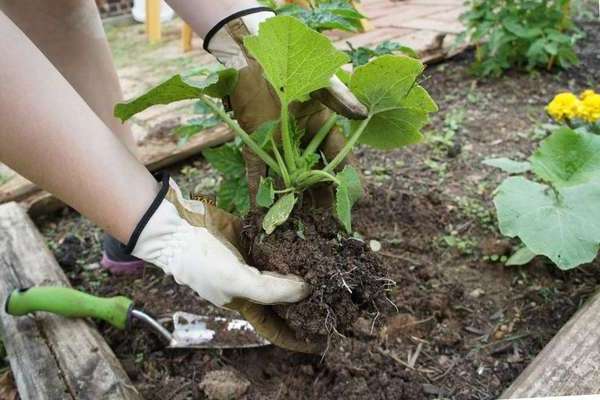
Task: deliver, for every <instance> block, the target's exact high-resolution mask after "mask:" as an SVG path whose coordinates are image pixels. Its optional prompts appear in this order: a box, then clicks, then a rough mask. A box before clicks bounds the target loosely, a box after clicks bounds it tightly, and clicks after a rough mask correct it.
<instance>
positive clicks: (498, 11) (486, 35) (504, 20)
mask: <svg viewBox="0 0 600 400" xmlns="http://www.w3.org/2000/svg"><path fill="white" fill-rule="evenodd" d="M467 5H468V6H469V10H468V11H467V12H466V13H465V14H463V15H462V17H461V19H462V21H463V22H464V23H465V25H466V28H467V29H466V31H465V33H463V34H462V35H460V36H459V39H458V40H459V41H464V40H465V39H468V40H469V41H470V42H471V43H474V44H475V45H476V46H477V51H476V61H475V63H474V65H473V71H474V72H475V73H477V74H480V75H483V76H500V75H502V73H504V71H506V70H507V69H509V68H513V67H516V68H525V69H527V70H532V69H534V68H546V69H548V70H550V69H552V68H553V67H554V66H559V67H561V68H568V67H569V66H571V65H573V64H577V63H578V59H577V55H576V54H575V52H574V50H573V48H574V45H575V42H576V41H577V39H578V38H579V37H581V33H580V32H579V31H578V30H577V28H576V27H575V25H574V24H573V21H572V18H571V12H570V0H468V1H467Z"/></svg>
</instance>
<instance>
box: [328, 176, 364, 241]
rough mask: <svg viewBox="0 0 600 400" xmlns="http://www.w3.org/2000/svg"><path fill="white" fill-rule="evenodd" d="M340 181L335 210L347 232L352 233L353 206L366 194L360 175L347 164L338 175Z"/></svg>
mask: <svg viewBox="0 0 600 400" xmlns="http://www.w3.org/2000/svg"><path fill="white" fill-rule="evenodd" d="M336 178H337V179H338V181H339V182H340V183H339V185H338V186H337V189H336V196H335V212H336V215H337V217H338V219H339V220H340V222H341V223H342V225H343V226H344V229H345V230H346V232H347V233H352V206H353V205H354V204H355V203H356V202H357V201H358V200H360V199H361V198H362V197H363V195H364V190H363V187H362V183H361V181H360V176H359V175H358V172H356V170H355V169H354V168H353V167H351V166H349V165H347V166H346V167H344V169H343V170H342V171H341V172H339V173H338V174H337V175H336Z"/></svg>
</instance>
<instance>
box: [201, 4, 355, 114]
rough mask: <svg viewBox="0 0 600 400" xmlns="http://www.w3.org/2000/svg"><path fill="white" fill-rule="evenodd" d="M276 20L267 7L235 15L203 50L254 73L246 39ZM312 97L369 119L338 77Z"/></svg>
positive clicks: (206, 41)
mask: <svg viewBox="0 0 600 400" xmlns="http://www.w3.org/2000/svg"><path fill="white" fill-rule="evenodd" d="M274 16H275V12H274V11H273V10H272V9H270V8H267V7H256V8H250V9H247V10H242V11H239V12H237V13H235V14H232V15H230V16H228V17H227V18H225V19H223V20H222V21H220V22H219V23H218V24H217V25H215V26H214V27H213V28H212V29H211V30H210V31H209V32H208V34H207V35H206V37H205V38H204V49H205V50H206V51H208V52H209V53H211V54H212V55H214V56H215V57H216V58H217V60H218V61H219V62H220V63H221V64H223V65H224V66H225V67H228V68H234V69H236V70H238V71H242V70H244V69H246V68H250V69H252V68H253V67H254V66H255V65H256V61H255V60H254V59H253V58H252V56H251V55H250V54H249V53H248V52H247V51H246V49H245V47H244V37H246V36H249V35H256V34H258V29H259V25H260V23H261V22H263V21H265V20H267V19H269V18H271V17H274ZM262 79H264V78H262ZM257 85H258V86H259V87H258V89H257V90H261V88H260V85H261V84H260V83H258V82H257ZM248 92H249V93H248V95H249V96H253V92H256V90H249V91H248ZM312 97H313V98H315V99H317V100H319V101H320V102H322V103H323V104H324V105H326V106H327V107H328V108H330V109H331V110H333V111H335V112H337V113H338V114H341V115H343V116H345V117H348V118H351V119H364V118H366V116H367V109H366V107H365V106H364V105H363V104H362V103H361V102H360V101H358V99H357V98H356V97H355V96H354V94H352V92H351V91H350V90H349V89H348V88H347V87H346V85H344V84H343V83H342V81H340V79H339V78H338V77H337V76H333V77H332V78H331V80H330V85H329V87H327V88H323V89H320V90H317V91H315V92H314V93H313V94H312Z"/></svg>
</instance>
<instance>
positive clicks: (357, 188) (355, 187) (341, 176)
mask: <svg viewBox="0 0 600 400" xmlns="http://www.w3.org/2000/svg"><path fill="white" fill-rule="evenodd" d="M336 178H337V179H338V180H339V181H340V182H342V183H343V184H344V185H345V186H346V187H347V188H348V195H349V198H350V202H351V203H352V204H354V203H356V202H357V201H358V200H360V199H361V198H362V197H363V196H364V194H365V192H364V189H363V186H362V182H361V180H360V175H359V174H358V172H357V171H356V169H354V167H352V166H350V165H346V166H345V167H344V169H343V170H342V171H341V172H339V173H338V174H337V175H336Z"/></svg>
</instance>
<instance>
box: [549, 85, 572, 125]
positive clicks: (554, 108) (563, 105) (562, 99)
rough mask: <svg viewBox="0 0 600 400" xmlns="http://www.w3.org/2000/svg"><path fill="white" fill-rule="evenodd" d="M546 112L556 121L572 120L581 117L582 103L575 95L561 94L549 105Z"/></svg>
mask: <svg viewBox="0 0 600 400" xmlns="http://www.w3.org/2000/svg"><path fill="white" fill-rule="evenodd" d="M546 111H547V112H548V114H550V116H551V117H552V118H553V119H554V120H556V121H562V120H564V119H572V118H574V117H577V116H579V114H580V111H581V101H580V100H579V99H578V98H577V96H575V95H574V94H573V93H570V92H563V93H559V94H557V95H556V96H554V99H552V101H551V102H550V103H549V104H548V106H547V107H546Z"/></svg>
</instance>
